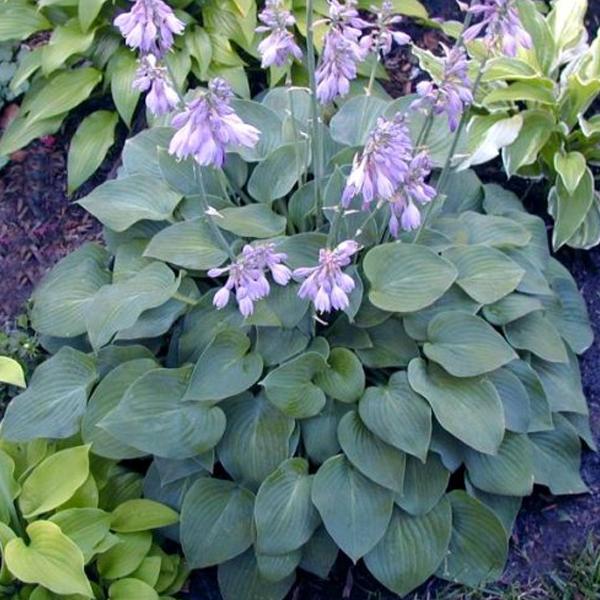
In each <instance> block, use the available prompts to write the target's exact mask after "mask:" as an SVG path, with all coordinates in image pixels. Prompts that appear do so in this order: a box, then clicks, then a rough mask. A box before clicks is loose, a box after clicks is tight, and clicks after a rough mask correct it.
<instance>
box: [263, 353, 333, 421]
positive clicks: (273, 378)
mask: <svg viewBox="0 0 600 600" xmlns="http://www.w3.org/2000/svg"><path fill="white" fill-rule="evenodd" d="M326 369H327V363H326V362H325V359H324V358H323V357H322V356H321V355H320V354H318V353H317V352H306V353H304V354H302V355H301V356H299V357H298V358H294V359H292V360H290V361H289V362H287V363H285V364H283V365H281V366H280V367H278V368H277V369H275V370H274V371H271V372H270V373H269V374H268V375H267V376H266V377H265V379H263V380H262V381H261V385H262V386H263V387H264V389H265V394H266V395H267V398H268V399H269V400H270V401H271V402H272V403H273V404H274V405H275V406H276V407H277V408H279V410H281V411H282V412H284V413H285V414H286V415H288V416H290V417H294V418H296V419H305V418H307V417H312V416H315V415H317V414H318V413H319V412H320V411H321V409H322V408H323V407H324V406H325V401H326V398H325V393H324V392H323V390H322V389H321V388H320V387H317V385H316V384H315V383H314V379H315V376H316V375H317V374H318V373H320V372H323V371H325V370H326Z"/></svg>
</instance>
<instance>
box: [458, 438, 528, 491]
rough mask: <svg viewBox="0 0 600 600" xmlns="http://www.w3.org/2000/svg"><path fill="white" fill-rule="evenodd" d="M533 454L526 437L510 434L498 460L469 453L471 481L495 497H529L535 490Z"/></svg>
mask: <svg viewBox="0 0 600 600" xmlns="http://www.w3.org/2000/svg"><path fill="white" fill-rule="evenodd" d="M532 454H533V453H532V449H531V444H530V442H529V439H528V438H527V436H526V435H522V434H516V433H510V432H507V433H506V435H505V436H504V440H502V444H501V445H500V448H499V449H498V454H496V455H495V456H490V455H487V454H481V453H480V452H475V451H473V450H468V451H467V453H466V455H465V463H466V465H467V471H468V473H469V479H470V480H471V481H472V482H473V484H474V485H476V486H477V487H478V488H479V489H481V490H483V491H485V492H489V493H491V494H501V495H503V496H529V495H530V494H531V492H532V490H533V457H532Z"/></svg>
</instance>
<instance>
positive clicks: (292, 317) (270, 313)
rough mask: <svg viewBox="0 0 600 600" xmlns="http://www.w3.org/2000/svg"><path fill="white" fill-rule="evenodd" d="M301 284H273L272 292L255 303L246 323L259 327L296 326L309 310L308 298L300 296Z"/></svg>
mask: <svg viewBox="0 0 600 600" xmlns="http://www.w3.org/2000/svg"><path fill="white" fill-rule="evenodd" d="M299 289H300V284H297V283H292V282H290V283H288V284H287V285H272V286H271V293H270V294H269V295H268V296H267V297H266V298H263V299H262V300H259V301H258V302H257V303H256V304H255V305H254V313H253V314H252V315H250V316H249V317H247V318H246V319H245V321H244V324H245V325H256V326H258V327H261V326H262V327H284V328H286V329H289V328H291V327H296V325H298V324H299V323H300V321H301V320H302V317H304V315H305V314H306V311H307V310H308V304H309V302H308V300H307V299H302V298H300V297H299V296H298V290H299Z"/></svg>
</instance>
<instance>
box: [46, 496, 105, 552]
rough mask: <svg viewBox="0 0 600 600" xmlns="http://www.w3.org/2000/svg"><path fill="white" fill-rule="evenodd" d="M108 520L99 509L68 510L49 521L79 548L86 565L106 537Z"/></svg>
mask: <svg viewBox="0 0 600 600" xmlns="http://www.w3.org/2000/svg"><path fill="white" fill-rule="evenodd" d="M110 519H111V517H110V513H107V512H105V511H103V510H100V509H99V508H68V509H67V510H61V511H59V512H57V513H55V514H54V515H52V516H51V517H50V521H52V523H54V524H55V525H58V526H59V527H60V530H61V531H62V532H63V533H64V534H65V535H66V536H68V537H70V538H71V539H72V540H73V541H74V542H75V543H76V544H77V545H78V546H79V549H80V550H81V552H82V553H83V557H84V560H85V562H86V563H87V562H89V561H90V560H91V558H92V556H93V555H94V554H95V548H96V547H97V546H98V544H100V542H102V540H104V539H105V538H106V536H107V535H108V533H109V530H110Z"/></svg>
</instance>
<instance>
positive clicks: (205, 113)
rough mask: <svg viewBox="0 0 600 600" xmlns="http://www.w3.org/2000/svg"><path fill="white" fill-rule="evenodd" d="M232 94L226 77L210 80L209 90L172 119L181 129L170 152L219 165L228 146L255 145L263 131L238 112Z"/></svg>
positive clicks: (206, 164) (250, 146)
mask: <svg viewBox="0 0 600 600" xmlns="http://www.w3.org/2000/svg"><path fill="white" fill-rule="evenodd" d="M232 96H233V92H232V90H231V86H230V85H229V84H228V83H227V82H226V81H225V80H224V79H221V78H220V77H216V78H214V79H213V80H211V81H210V82H209V84H208V89H207V90H206V91H203V92H201V93H200V95H199V96H198V97H197V98H195V99H194V100H192V101H191V102H189V103H188V104H187V105H186V106H185V109H184V110H183V111H182V112H180V113H178V114H177V115H175V117H174V118H173V121H172V125H173V127H175V128H176V129H177V130H178V131H177V132H176V133H175V135H174V136H173V139H172V140H171V144H170V146H169V152H170V153H171V154H174V155H175V156H177V158H180V159H181V158H186V157H188V156H192V157H193V158H194V159H195V160H196V162H198V164H200V165H203V166H212V167H216V168H220V167H222V166H223V164H224V162H225V153H226V151H227V147H228V146H230V145H232V146H245V147H247V148H252V147H253V146H255V145H256V144H257V142H258V139H259V137H260V132H259V131H258V129H256V127H253V126H252V125H248V124H247V123H244V121H242V119H240V117H239V116H238V115H237V114H236V113H235V111H234V110H233V108H232V107H231V105H230V101H231V98H232Z"/></svg>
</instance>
